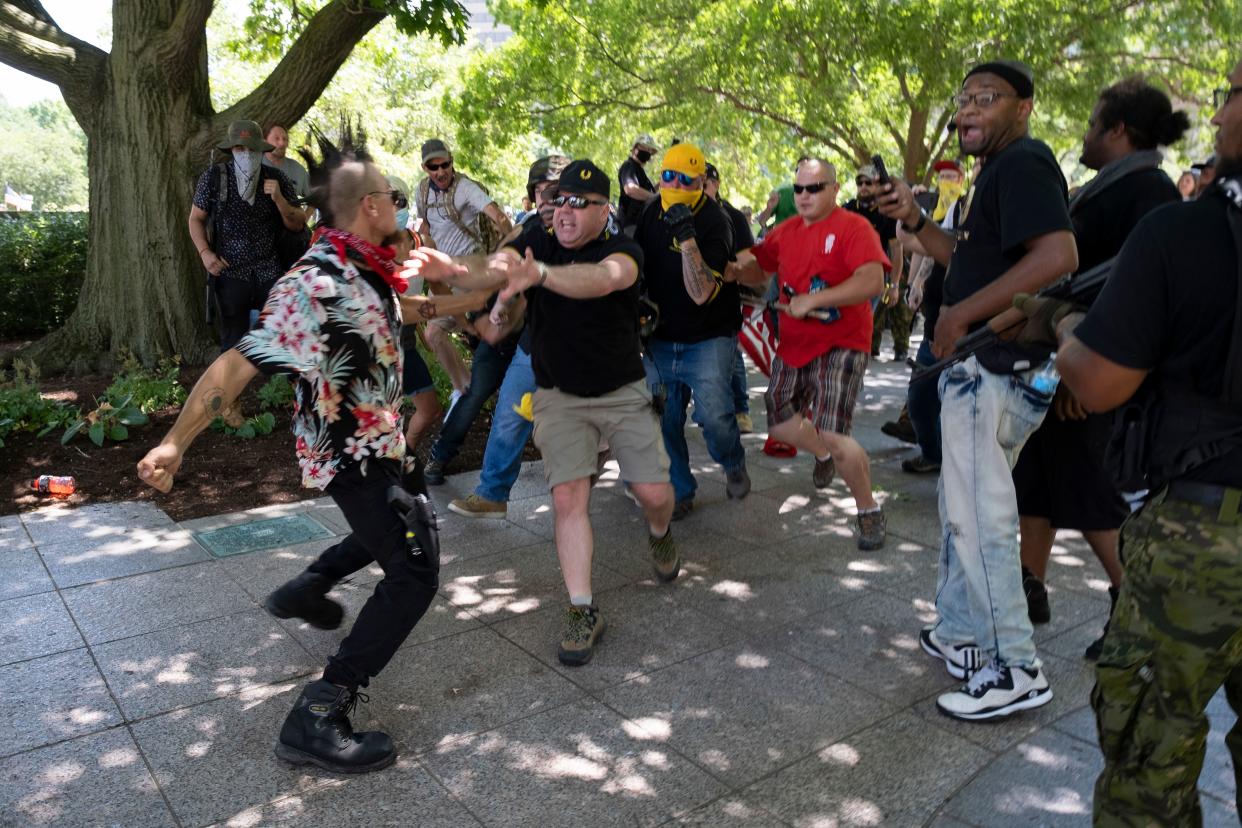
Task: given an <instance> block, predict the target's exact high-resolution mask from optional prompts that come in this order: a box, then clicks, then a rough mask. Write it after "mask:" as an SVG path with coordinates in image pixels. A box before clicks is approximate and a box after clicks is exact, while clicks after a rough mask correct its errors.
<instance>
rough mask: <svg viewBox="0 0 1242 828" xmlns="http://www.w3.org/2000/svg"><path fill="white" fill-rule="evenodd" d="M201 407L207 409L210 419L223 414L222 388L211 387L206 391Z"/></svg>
mask: <svg viewBox="0 0 1242 828" xmlns="http://www.w3.org/2000/svg"><path fill="white" fill-rule="evenodd" d="M203 407H204V408H205V409H206V410H207V416H208V417H210V418H211V419H213V420H214V419H215V418H216V417H220V416H222V415H223V414H224V409H225V405H224V389H223V388H212V389H209V390H208V391H207V394H206V396H204V397H203Z"/></svg>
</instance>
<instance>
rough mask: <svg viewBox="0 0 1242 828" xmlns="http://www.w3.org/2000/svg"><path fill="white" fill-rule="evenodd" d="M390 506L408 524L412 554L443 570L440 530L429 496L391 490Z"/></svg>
mask: <svg viewBox="0 0 1242 828" xmlns="http://www.w3.org/2000/svg"><path fill="white" fill-rule="evenodd" d="M388 505H389V506H391V507H392V510H393V511H394V512H396V513H397V516H398V517H400V518H401V520H402V521H404V522H405V527H406V528H405V539H406V544H407V545H408V546H409V550H410V554H411V555H413V556H415V557H417V556H420V555H421V556H425V558H426V563H427V566H428V567H430V568H431V569H432V570H433V571H436V572H438V571H439V570H440V529H439V524H438V523H437V521H436V507H435V504H433V503H432V502H431V498H429V497H427V495H425V494H410V493H409V492H407V491H406V490H405V489H403V488H401V487H400V486H390V487H389V488H388Z"/></svg>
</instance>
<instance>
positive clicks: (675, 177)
mask: <svg viewBox="0 0 1242 828" xmlns="http://www.w3.org/2000/svg"><path fill="white" fill-rule="evenodd" d="M660 180H661V181H663V182H664V183H665V184H672V183H673V182H674V181H680V182H681V185H682V186H683V187H689V186H691V185H692V184H694V182H695V181H697V180H698V179H696V178H695V177H694V176H692V175H686V174H685V173H684V172H677V170H664V171H663V172H661V173H660Z"/></svg>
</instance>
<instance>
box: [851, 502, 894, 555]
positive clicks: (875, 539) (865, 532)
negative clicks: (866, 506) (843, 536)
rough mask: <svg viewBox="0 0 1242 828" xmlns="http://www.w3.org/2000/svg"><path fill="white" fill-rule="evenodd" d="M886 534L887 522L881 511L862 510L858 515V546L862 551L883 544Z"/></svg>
mask: <svg viewBox="0 0 1242 828" xmlns="http://www.w3.org/2000/svg"><path fill="white" fill-rule="evenodd" d="M887 536H888V523H887V521H885V520H884V512H883V511H875V512H862V513H859V515H858V548H859V549H861V550H863V551H864V552H869V551H871V550H874V549H879V548H880V547H882V546H884V539H885V537H887Z"/></svg>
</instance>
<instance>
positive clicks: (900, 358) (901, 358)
mask: <svg viewBox="0 0 1242 828" xmlns="http://www.w3.org/2000/svg"><path fill="white" fill-rule="evenodd" d="M909 358H910V352H909V351H908V350H907V351H893V362H905V361H906V360H907V359H909Z"/></svg>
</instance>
